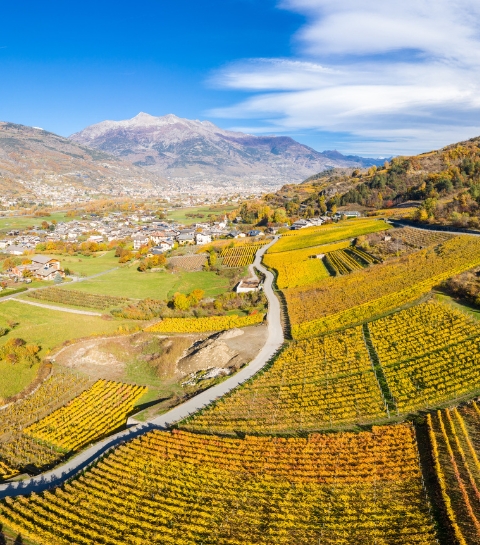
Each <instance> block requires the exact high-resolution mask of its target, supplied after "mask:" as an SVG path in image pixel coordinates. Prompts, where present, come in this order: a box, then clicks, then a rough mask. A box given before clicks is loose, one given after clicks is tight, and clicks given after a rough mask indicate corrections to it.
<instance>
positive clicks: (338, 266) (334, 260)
mask: <svg viewBox="0 0 480 545" xmlns="http://www.w3.org/2000/svg"><path fill="white" fill-rule="evenodd" d="M324 259H325V262H326V264H327V268H328V269H329V270H331V271H332V272H333V273H334V275H335V276H337V275H339V274H349V273H351V272H353V271H361V270H362V269H364V268H365V267H368V266H369V265H373V264H374V263H378V260H377V259H376V258H374V257H372V256H371V255H369V254H367V253H366V252H364V251H363V250H361V249H359V248H356V247H354V246H350V247H348V248H341V249H339V250H334V251H332V252H328V253H327V254H325V258H324Z"/></svg>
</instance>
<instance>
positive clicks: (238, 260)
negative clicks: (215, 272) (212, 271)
mask: <svg viewBox="0 0 480 545" xmlns="http://www.w3.org/2000/svg"><path fill="white" fill-rule="evenodd" d="M262 246H263V244H245V245H243V246H234V247H233V248H224V249H223V250H222V253H221V254H220V257H222V258H223V261H222V264H223V266H224V267H245V265H251V264H252V263H253V260H254V259H255V254H256V253H257V250H259V249H260V248H261V247H262Z"/></svg>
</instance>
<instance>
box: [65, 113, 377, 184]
mask: <svg viewBox="0 0 480 545" xmlns="http://www.w3.org/2000/svg"><path fill="white" fill-rule="evenodd" d="M70 138H71V140H73V141H74V142H78V143H80V144H83V145H87V146H90V147H92V148H95V149H98V150H102V151H105V152H108V153H111V154H113V155H116V156H117V157H122V158H125V159H128V160H129V161H131V162H132V163H134V164H136V165H138V166H142V167H144V168H146V169H148V170H149V171H151V172H155V173H158V174H161V175H164V176H166V177H168V178H173V179H175V178H178V179H185V178H187V179H188V178H192V179H197V180H198V179H205V180H209V181H220V180H224V179H225V178H226V177H235V178H243V179H245V180H246V179H254V178H257V179H259V180H262V181H264V180H269V181H270V182H271V183H275V184H279V183H284V182H301V181H302V180H304V179H305V178H306V177H307V176H310V175H312V174H314V173H316V172H319V171H322V170H325V169H326V168H332V167H362V166H368V165H370V164H372V160H366V161H367V162H365V160H363V159H362V158H347V157H344V156H343V155H341V154H340V153H338V152H327V153H320V152H318V151H315V150H314V149H312V148H310V147H308V146H305V145H303V144H300V143H298V142H296V141H295V140H293V139H292V138H289V137H285V136H252V135H248V134H244V133H241V132H233V131H226V130H223V129H220V128H219V127H217V126H215V125H214V124H213V123H210V122H209V121H192V120H189V119H181V118H179V117H176V116H175V115H173V114H170V115H166V116H163V117H154V116H151V115H149V114H146V113H139V114H138V115H137V116H135V117H134V118H132V119H128V120H125V121H103V122H101V123H97V124H96V125H91V126H90V127H87V128H86V129H84V130H82V131H80V132H78V133H76V134H73V135H72V136H71V137H70Z"/></svg>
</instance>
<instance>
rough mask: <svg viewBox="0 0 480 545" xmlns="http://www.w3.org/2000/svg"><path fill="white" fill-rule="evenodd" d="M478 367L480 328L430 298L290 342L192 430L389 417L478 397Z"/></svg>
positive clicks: (309, 426)
mask: <svg viewBox="0 0 480 545" xmlns="http://www.w3.org/2000/svg"><path fill="white" fill-rule="evenodd" d="M365 328H366V331H367V333H368V336H369V337H370V338H371V343H372V350H374V353H370V352H369V349H368V346H367V343H366V338H365V337H364V329H365ZM479 366H480V324H479V323H478V322H475V321H472V319H471V318H470V317H469V316H467V315H465V314H463V313H461V312H459V311H457V310H454V309H452V308H451V307H449V306H446V305H443V304H441V303H437V302H435V301H430V302H427V303H424V304H422V305H418V306H416V307H412V308H410V309H407V310H404V311H401V312H398V313H395V314H392V315H390V316H388V317H386V318H384V319H381V320H378V321H375V322H372V323H370V324H368V325H367V326H364V327H362V326H358V327H354V328H349V329H346V330H344V331H340V332H337V333H335V334H332V335H325V336H323V337H317V338H311V339H306V340H303V341H297V342H293V343H291V344H290V345H289V346H288V347H287V348H286V349H285V350H284V352H283V353H282V354H281V355H280V356H279V357H278V358H277V359H276V360H275V362H274V363H273V365H272V367H271V368H270V369H268V370H267V371H265V372H264V373H263V374H261V375H260V376H258V377H257V378H254V379H252V380H251V381H250V382H248V383H247V384H245V385H244V386H243V387H241V388H239V389H237V390H236V391H234V392H233V393H232V394H231V395H229V396H226V397H224V398H223V399H221V400H219V401H218V402H217V403H216V404H214V405H213V406H212V407H211V408H209V409H206V410H205V411H203V413H200V414H197V415H196V416H194V417H192V418H191V419H190V420H188V421H187V422H186V423H185V427H186V429H188V430H191V431H199V432H208V433H230V434H233V433H236V432H244V433H248V432H251V431H255V432H258V433H279V432H281V433H295V431H298V430H307V431H313V430H322V429H326V428H335V427H342V426H345V425H352V424H363V423H366V422H374V421H376V420H379V419H385V420H386V419H387V418H390V417H393V416H396V415H397V414H402V415H404V414H408V413H410V412H412V411H416V410H419V409H424V408H431V407H435V406H438V405H439V404H441V403H444V402H446V401H450V400H454V399H457V398H458V397H461V396H464V395H470V396H471V395H473V394H475V393H476V392H478V391H479V390H480V379H479V373H478V369H479Z"/></svg>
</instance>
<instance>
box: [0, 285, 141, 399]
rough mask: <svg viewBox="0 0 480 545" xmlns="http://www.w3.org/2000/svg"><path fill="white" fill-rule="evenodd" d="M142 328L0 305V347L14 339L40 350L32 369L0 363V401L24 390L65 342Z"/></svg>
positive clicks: (26, 364)
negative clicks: (44, 360)
mask: <svg viewBox="0 0 480 545" xmlns="http://www.w3.org/2000/svg"><path fill="white" fill-rule="evenodd" d="M78 285H80V284H78ZM9 324H12V325H11V326H10V325H9ZM141 325H142V323H141V322H140V323H139V322H138V321H135V320H124V319H121V320H119V319H117V320H111V321H108V320H103V319H102V318H100V317H99V316H84V315H80V314H68V315H66V314H65V313H64V312H59V311H57V310H50V309H46V308H39V307H34V306H31V305H26V304H24V303H18V302H16V301H15V300H10V301H5V302H3V303H0V327H5V328H7V329H8V333H7V334H6V335H4V336H3V337H0V347H1V346H3V345H4V344H6V343H7V342H8V341H9V340H11V339H17V338H20V339H23V340H24V341H26V343H27V344H33V345H36V346H38V347H40V351H39V352H38V354H36V362H35V363H34V364H33V365H32V364H31V362H30V361H22V360H20V361H18V362H17V363H16V364H15V365H12V364H11V363H9V362H8V361H6V360H3V359H2V360H0V376H1V377H2V380H0V400H1V399H7V398H9V397H11V396H13V395H15V394H17V393H18V392H21V391H22V390H23V389H24V388H26V387H27V386H28V385H29V384H30V383H31V382H32V381H33V380H34V379H35V377H36V375H37V372H38V368H39V365H40V360H41V359H42V358H43V357H44V356H46V355H47V354H48V352H49V351H50V350H52V349H53V348H55V347H57V346H59V345H60V344H62V343H64V342H65V341H70V340H73V339H79V338H83V337H89V336H92V335H95V336H97V335H102V334H106V335H111V334H113V333H116V332H118V331H119V330H120V329H121V330H123V331H125V330H129V329H137V328H138V327H141Z"/></svg>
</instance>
